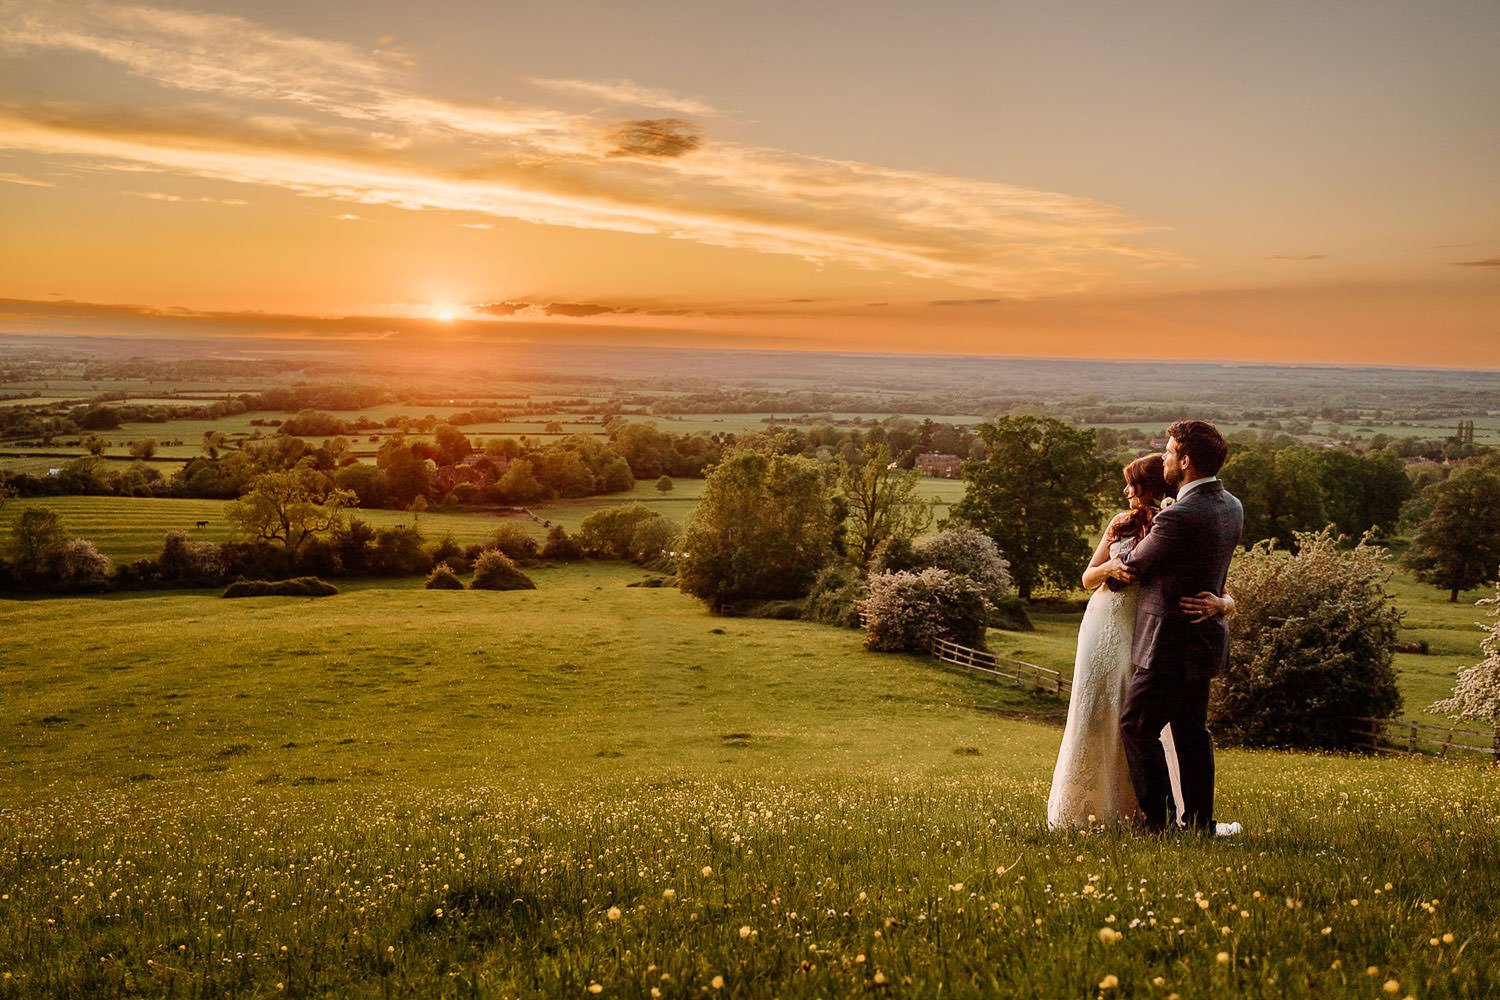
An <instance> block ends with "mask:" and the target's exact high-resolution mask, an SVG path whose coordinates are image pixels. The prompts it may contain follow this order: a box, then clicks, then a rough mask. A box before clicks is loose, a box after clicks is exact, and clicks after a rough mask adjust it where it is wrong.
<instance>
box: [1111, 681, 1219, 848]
mask: <svg viewBox="0 0 1500 1000" xmlns="http://www.w3.org/2000/svg"><path fill="white" fill-rule="evenodd" d="M1208 684H1209V678H1207V677H1202V678H1196V679H1187V678H1184V677H1182V676H1180V675H1178V676H1168V675H1166V674H1163V673H1162V672H1161V671H1159V670H1143V669H1141V668H1139V667H1137V668H1136V671H1135V674H1134V676H1132V677H1131V678H1130V688H1129V689H1128V690H1127V691H1126V693H1125V706H1124V709H1123V710H1122V711H1121V713H1120V734H1121V736H1122V737H1123V739H1124V744H1125V760H1126V763H1127V764H1128V765H1129V767H1130V783H1131V784H1132V785H1134V786H1135V797H1136V800H1137V801H1138V802H1139V803H1140V805H1141V810H1142V811H1143V812H1144V813H1145V814H1146V825H1147V826H1148V827H1150V828H1151V829H1153V830H1164V829H1166V828H1167V827H1168V825H1169V824H1171V823H1173V822H1174V821H1175V819H1176V813H1177V810H1176V807H1175V805H1174V804H1173V802H1172V781H1171V778H1170V777H1169V776H1168V774H1167V755H1166V752H1165V751H1164V749H1163V748H1162V745H1161V731H1162V729H1163V728H1165V727H1166V726H1171V727H1172V741H1173V742H1174V743H1175V744H1176V745H1177V765H1178V770H1179V772H1180V777H1181V778H1182V809H1183V817H1182V818H1183V819H1184V820H1185V821H1186V822H1187V825H1188V826H1189V827H1192V828H1194V829H1198V830H1205V829H1209V828H1211V827H1212V825H1213V822H1214V819H1213V816H1214V738H1213V736H1212V735H1211V734H1210V733H1209V731H1208Z"/></svg>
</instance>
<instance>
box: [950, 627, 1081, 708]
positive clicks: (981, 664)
mask: <svg viewBox="0 0 1500 1000" xmlns="http://www.w3.org/2000/svg"><path fill="white" fill-rule="evenodd" d="M931 651H932V655H933V656H935V657H937V658H938V659H940V660H942V661H943V662H944V663H953V664H956V665H958V666H960V667H967V668H968V669H970V670H975V671H978V672H979V673H982V674H987V675H989V676H991V677H995V678H998V679H1000V680H1006V681H1011V682H1013V683H1014V684H1015V685H1016V687H1029V688H1034V689H1038V690H1042V691H1050V692H1052V693H1053V694H1057V695H1062V694H1066V693H1067V692H1068V691H1070V690H1071V689H1072V687H1073V683H1072V682H1071V681H1069V680H1068V679H1067V678H1066V677H1064V676H1063V675H1062V674H1060V673H1058V672H1057V671H1056V670H1050V669H1048V668H1047V667H1039V666H1037V665H1036V664H1035V663H1027V662H1026V661H1025V660H1015V659H1011V658H1010V657H1007V656H996V655H995V654H994V653H990V652H986V651H985V650H983V649H973V648H972V647H969V646H960V645H959V644H958V643H956V642H950V641H948V640H947V639H938V640H937V641H936V642H934V643H933V644H932V650H931Z"/></svg>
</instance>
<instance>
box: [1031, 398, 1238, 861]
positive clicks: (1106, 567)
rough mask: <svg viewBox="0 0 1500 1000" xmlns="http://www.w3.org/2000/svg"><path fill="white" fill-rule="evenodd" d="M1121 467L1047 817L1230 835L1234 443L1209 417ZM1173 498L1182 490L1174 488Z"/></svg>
mask: <svg viewBox="0 0 1500 1000" xmlns="http://www.w3.org/2000/svg"><path fill="white" fill-rule="evenodd" d="M1167 438H1168V439H1167V447H1166V451H1165V453H1163V454H1161V455H1147V456H1145V457H1144V458H1138V459H1136V460H1135V461H1134V462H1131V463H1130V464H1129V465H1128V466H1126V467H1125V483H1126V485H1125V496H1126V498H1127V499H1128V500H1129V503H1130V509H1129V510H1128V511H1126V512H1124V513H1122V514H1119V515H1117V516H1116V517H1115V518H1114V520H1112V521H1111V522H1110V525H1109V529H1108V530H1107V531H1106V532H1105V535H1104V538H1103V540H1102V541H1100V543H1099V547H1098V549H1097V550H1096V551H1095V552H1094V557H1093V559H1092V561H1091V562H1090V563H1089V568H1088V569H1087V570H1086V571H1085V572H1084V574H1083V583H1084V586H1085V588H1088V589H1091V590H1093V591H1094V593H1093V595H1092V596H1091V597H1090V598H1089V603H1088V608H1087V610H1086V611H1085V612H1084V615H1083V623H1082V624H1081V625H1080V627H1079V630H1078V653H1077V656H1076V659H1075V661H1074V667H1073V693H1072V698H1071V701H1070V702H1069V704H1068V722H1067V727H1066V729H1065V730H1064V732H1063V742H1062V749H1061V751H1060V752H1059V753H1058V758H1057V768H1056V770H1055V771H1054V773H1053V776H1052V791H1051V794H1050V795H1049V796H1048V800H1047V824H1048V826H1050V827H1053V828H1058V827H1070V826H1084V825H1087V824H1091V823H1096V822H1102V823H1113V822H1119V821H1139V822H1141V823H1143V824H1144V826H1145V828H1146V829H1147V830H1150V831H1163V830H1167V829H1169V828H1173V827H1175V826H1177V825H1184V826H1186V827H1188V828H1189V829H1192V830H1196V831H1200V832H1203V833H1207V834H1217V835H1220V836H1228V835H1233V834H1235V833H1238V832H1240V825H1239V824H1238V823H1227V824H1226V823H1218V822H1216V821H1215V819H1214V750H1213V737H1212V736H1211V735H1210V734H1209V731H1208V690H1209V681H1210V680H1211V679H1212V678H1213V676H1214V675H1215V674H1217V673H1218V672H1219V671H1220V670H1222V669H1223V668H1224V666H1225V665H1226V664H1227V663H1228V661H1229V629H1228V626H1227V625H1226V624H1225V621H1224V616H1225V615H1226V614H1227V613H1228V612H1229V611H1231V610H1233V607H1234V601H1233V599H1232V598H1230V597H1229V596H1228V595H1227V594H1226V593H1225V592H1224V581H1225V577H1226V576H1227V575H1228V572H1229V560H1230V559H1231V557H1232V556H1233V555H1234V550H1235V547H1236V546H1237V545H1238V544H1239V540H1240V530H1241V527H1242V525H1243V522H1244V514H1243V511H1242V510H1241V507H1240V502H1239V501H1238V500H1236V499H1235V498H1234V497H1233V496H1232V495H1230V494H1229V493H1228V492H1226V491H1225V489H1224V484H1223V483H1221V482H1220V481H1219V479H1218V472H1219V468H1220V467H1221V466H1222V465H1223V464H1224V457H1225V455H1226V454H1227V453H1228V450H1229V449H1228V445H1227V444H1226V443H1225V441H1224V437H1223V435H1221V434H1220V433H1219V431H1218V429H1217V428H1215V427H1214V426H1213V425H1212V424H1210V423H1206V422H1205V421H1202V420H1180V421H1178V422H1177V423H1175V424H1173V425H1172V426H1171V427H1170V428H1168V429H1167ZM1173 497H1175V502H1173V500H1172V498H1173Z"/></svg>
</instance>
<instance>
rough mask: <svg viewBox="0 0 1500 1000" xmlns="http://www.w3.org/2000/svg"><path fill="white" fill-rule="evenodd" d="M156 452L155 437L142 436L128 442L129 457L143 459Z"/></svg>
mask: <svg viewBox="0 0 1500 1000" xmlns="http://www.w3.org/2000/svg"><path fill="white" fill-rule="evenodd" d="M155 454H156V438H142V439H141V440H139V441H132V442H130V457H131V458H136V459H140V460H141V461H145V460H146V459H148V458H151V457H152V456H154V455H155Z"/></svg>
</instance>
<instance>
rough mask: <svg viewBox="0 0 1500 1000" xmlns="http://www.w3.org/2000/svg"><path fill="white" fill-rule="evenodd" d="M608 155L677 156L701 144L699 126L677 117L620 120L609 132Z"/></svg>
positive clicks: (701, 134)
mask: <svg viewBox="0 0 1500 1000" xmlns="http://www.w3.org/2000/svg"><path fill="white" fill-rule="evenodd" d="M609 137H610V140H611V141H613V142H614V144H615V147H614V149H612V150H610V154H609V155H611V156H653V157H677V156H682V155H684V154H687V153H691V152H692V151H693V150H695V149H697V148H698V147H699V146H701V145H703V130H702V129H700V128H699V127H698V126H696V125H694V124H693V123H692V122H688V121H683V120H682V119H681V118H641V119H637V120H635V121H627V122H621V123H620V126H619V127H618V128H616V129H615V130H614V131H613V132H611V133H610V136H609Z"/></svg>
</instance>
